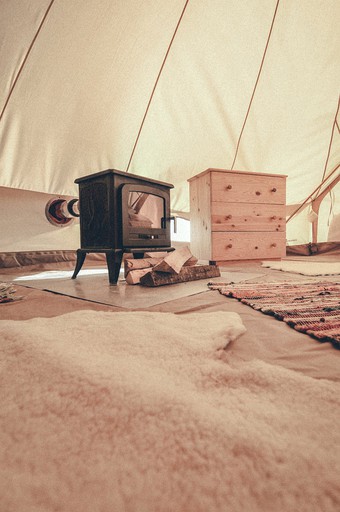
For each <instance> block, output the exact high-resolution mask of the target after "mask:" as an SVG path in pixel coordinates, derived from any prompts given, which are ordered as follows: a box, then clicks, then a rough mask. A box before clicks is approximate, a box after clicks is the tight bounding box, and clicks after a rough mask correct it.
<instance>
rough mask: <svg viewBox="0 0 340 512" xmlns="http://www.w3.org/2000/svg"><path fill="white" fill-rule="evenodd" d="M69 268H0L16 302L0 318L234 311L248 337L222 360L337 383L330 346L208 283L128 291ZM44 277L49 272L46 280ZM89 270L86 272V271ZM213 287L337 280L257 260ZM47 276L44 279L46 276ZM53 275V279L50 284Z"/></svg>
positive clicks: (96, 273)
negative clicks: (244, 282) (255, 361)
mask: <svg viewBox="0 0 340 512" xmlns="http://www.w3.org/2000/svg"><path fill="white" fill-rule="evenodd" d="M289 259H290V260H292V259H294V260H296V259H298V260H299V261H301V260H304V259H305V260H306V261H311V259H313V261H330V262H331V261H333V262H338V261H339V255H338V254H332V255H328V256H327V257H326V256H325V255H320V256H313V257H304V256H301V257H296V256H295V257H292V258H289ZM72 270H73V263H72V262H69V263H67V262H66V263H58V264H48V265H45V266H44V267H42V266H39V267H38V268H37V267H22V268H20V269H18V268H11V269H1V271H0V281H2V282H12V283H13V284H14V286H15V288H16V290H17V294H18V295H21V296H23V297H24V299H23V300H20V301H16V302H13V303H8V304H1V305H0V319H1V320H28V319H30V318H33V317H37V316H39V317H53V316H58V315H62V314H65V313H69V312H71V311H76V310H89V309H90V310H96V311H111V312H113V313H114V312H116V311H128V310H134V311H137V310H147V311H158V312H173V313H177V314H185V313H188V312H192V311H202V312H204V311H217V310H222V311H234V312H236V313H238V314H239V315H240V316H241V318H242V321H243V323H244V325H245V326H246V328H247V332H246V333H245V334H243V335H242V336H241V337H240V338H239V339H237V340H236V341H234V342H232V343H231V344H230V345H229V346H228V348H227V352H228V362H229V363H230V364H235V365H237V364H240V363H241V362H242V361H246V360H251V359H260V360H263V361H266V362H268V363H271V364H273V365H279V366H283V367H285V368H288V369H292V370H295V371H298V372H301V373H303V374H305V375H308V376H310V377H314V378H325V379H329V380H334V381H340V376H339V370H338V369H339V365H340V351H339V350H336V349H335V348H334V347H333V346H332V345H331V344H330V343H320V342H318V341H316V340H314V339H313V338H311V337H310V336H308V335H305V334H302V333H299V332H297V331H295V330H294V329H292V328H290V327H289V326H288V325H286V324H285V323H284V322H280V321H278V320H276V319H274V318H273V317H270V316H267V315H263V314H262V313H260V312H258V311H255V310H253V309H252V308H250V307H249V306H246V305H244V304H241V303H240V302H238V301H237V300H235V299H231V298H227V297H225V296H223V295H221V294H220V293H219V292H218V291H213V290H209V289H208V288H207V282H208V281H210V280H202V281H194V282H190V283H182V284H176V285H171V286H163V287H159V288H150V289H149V288H148V289H145V288H144V287H141V286H138V285H137V286H130V285H126V283H125V282H124V281H122V280H120V281H119V284H118V285H117V286H114V287H113V286H110V285H109V283H108V278H107V271H106V266H105V265H98V263H96V264H95V266H91V265H87V266H85V265H84V272H83V274H79V276H78V277H77V279H75V280H71V279H70V276H71V275H72ZM46 272H49V274H46ZM91 272H93V273H91ZM221 272H222V277H221V278H215V280H218V281H224V280H226V281H228V280H234V282H237V281H242V280H248V281H254V282H255V281H271V280H274V281H284V280H289V281H302V280H303V281H306V280H310V281H320V280H327V281H338V280H339V276H322V277H320V276H319V277H310V276H302V275H299V274H294V273H290V272H282V271H277V270H272V269H269V268H264V267H262V266H261V261H246V262H230V264H228V266H227V267H225V268H221ZM47 276H49V279H47V278H46V277H47ZM51 277H52V278H51Z"/></svg>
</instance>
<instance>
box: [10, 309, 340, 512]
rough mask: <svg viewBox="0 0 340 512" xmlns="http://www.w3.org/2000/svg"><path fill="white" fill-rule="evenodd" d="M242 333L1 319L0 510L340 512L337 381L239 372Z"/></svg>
mask: <svg viewBox="0 0 340 512" xmlns="http://www.w3.org/2000/svg"><path fill="white" fill-rule="evenodd" d="M242 332H244V327H243V325H242V322H241V320H240V317H239V316H238V315H237V314H234V313H225V312H214V313H191V314H187V315H174V314H172V313H150V312H146V313H144V312H133V313H106V312H93V311H88V312H83V311H82V312H75V313H70V314H67V315H64V316H60V317H56V318H49V319H48V318H36V319H32V320H27V321H6V322H5V321H1V322H0V339H1V343H0V351H1V354H0V365H1V374H0V375H1V387H0V393H1V404H0V447H1V448H0V460H1V466H0V467H1V472H0V497H1V498H0V501H1V507H0V508H1V511H3V512H52V511H53V512H56V511H58V512H71V511H72V512H217V511H220V512H226V511H230V512H269V511H270V512H286V511H287V512H288V511H289V512H293V511H296V512H297V511H299V512H303V511H306V512H307V511H308V512H310V511H311V510H313V511H318V512H319V511H322V512H337V511H338V510H339V509H340V480H339V473H340V430H339V420H340V393H339V391H340V385H339V384H336V383H333V382H330V381H325V380H315V379H312V378H310V377H305V376H302V375H300V374H298V373H294V372H292V371H289V370H285V369H284V368H282V367H274V366H270V365H268V364H265V363H263V362H260V361H256V360H254V361H252V362H247V363H239V364H237V365H232V366H231V365H230V364H229V363H228V348H227V349H226V350H221V348H222V347H224V346H225V345H227V344H228V342H229V341H230V340H234V339H235V338H237V337H238V336H239V335H240V334H241V333H242ZM234 342H235V343H240V342H241V340H236V341H234Z"/></svg>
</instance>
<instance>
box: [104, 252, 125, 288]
mask: <svg viewBox="0 0 340 512" xmlns="http://www.w3.org/2000/svg"><path fill="white" fill-rule="evenodd" d="M122 259H123V251H122V250H117V249H115V250H112V251H107V252H106V262H107V268H108V270H109V282H110V284H117V281H118V277H119V271H120V267H121V264H122Z"/></svg>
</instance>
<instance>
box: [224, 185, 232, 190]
mask: <svg viewBox="0 0 340 512" xmlns="http://www.w3.org/2000/svg"><path fill="white" fill-rule="evenodd" d="M232 188H233V187H232V186H231V185H227V186H226V188H225V189H226V190H231V189H232Z"/></svg>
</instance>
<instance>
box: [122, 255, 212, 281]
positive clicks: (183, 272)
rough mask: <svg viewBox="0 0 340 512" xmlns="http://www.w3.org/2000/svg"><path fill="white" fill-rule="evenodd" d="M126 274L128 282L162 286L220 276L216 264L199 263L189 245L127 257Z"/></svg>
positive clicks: (125, 262) (125, 261)
mask: <svg viewBox="0 0 340 512" xmlns="http://www.w3.org/2000/svg"><path fill="white" fill-rule="evenodd" d="M124 275H125V279H126V282H127V283H128V284H141V285H143V286H152V287H154V286H162V285H165V284H174V283H183V282H185V281H195V280H197V279H208V278H210V277H219V276H220V271H219V268H218V267H217V266H215V265H198V264H197V258H195V256H193V255H192V254H191V252H190V250H189V248H188V247H182V248H181V249H176V250H175V251H172V252H150V253H145V254H144V258H143V259H135V258H126V259H125V260H124Z"/></svg>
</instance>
